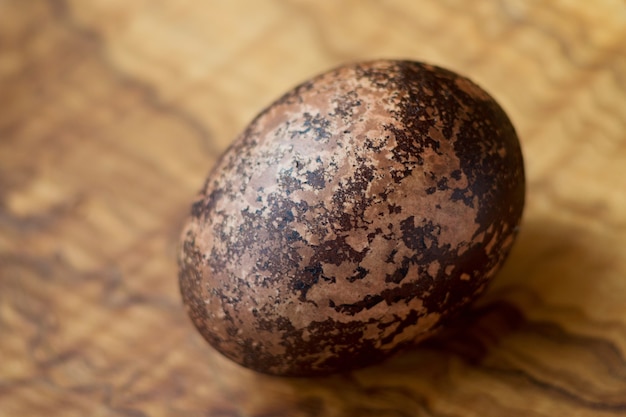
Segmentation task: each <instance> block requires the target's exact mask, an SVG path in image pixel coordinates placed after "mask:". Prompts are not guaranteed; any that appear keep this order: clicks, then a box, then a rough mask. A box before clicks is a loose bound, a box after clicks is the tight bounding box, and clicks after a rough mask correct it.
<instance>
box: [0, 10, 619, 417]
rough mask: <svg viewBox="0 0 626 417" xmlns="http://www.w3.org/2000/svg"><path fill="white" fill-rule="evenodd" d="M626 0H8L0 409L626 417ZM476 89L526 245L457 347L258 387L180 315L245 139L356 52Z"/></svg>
mask: <svg viewBox="0 0 626 417" xmlns="http://www.w3.org/2000/svg"><path fill="white" fill-rule="evenodd" d="M625 40H626V3H624V2H623V1H622V0H597V1H593V2H592V1H588V2H587V1H579V0H569V1H566V0H560V1H551V2H547V1H522V0H485V1H476V2H474V1H461V0H458V1H453V0H445V1H419V2H417V1H408V0H407V1H401V0H389V1H380V2H376V1H356V0H351V1H337V2H334V1H305V0H302V1H297V0H285V1H279V0H275V1H251V0H250V1H245V0H236V1H218V0H214V1H204V2H197V1H191V0H179V1H165V0H163V1H148V0H136V1H128V0H125V1H122V0H93V1H79V0H66V1H62V0H0V415H1V416H37V415H63V416H96V415H97V416H161V415H163V416H223V417H226V416H255V417H261V416H446V417H453V416H557V415H562V416H618V415H620V416H626V42H625ZM380 57H389V58H395V57H400V58H411V59H417V60H424V61H428V62H431V63H434V64H438V65H442V66H445V67H448V68H450V69H453V70H456V71H459V72H461V73H463V74H466V75H468V76H469V77H471V78H472V79H474V80H475V81H476V82H478V83H479V84H481V85H482V86H483V87H484V88H485V89H487V90H488V91H489V92H490V93H492V95H493V96H495V97H496V98H497V99H498V100H499V101H500V102H501V103H502V105H503V106H504V107H505V109H506V110H507V111H508V113H509V114H510V116H511V118H512V120H513V122H514V123H515V125H516V127H517V129H518V132H519V135H520V138H521V141H522V147H523V150H524V153H525V157H526V168H527V178H528V196H527V207H526V213H525V216H524V221H523V227H522V230H521V234H520V236H519V240H518V242H517V244H516V246H515V248H514V250H513V252H512V254H511V257H510V259H509V261H508V262H507V264H506V267H505V268H504V270H503V271H502V272H501V274H500V275H499V276H498V278H497V280H496V281H495V282H494V284H493V285H492V287H491V288H490V289H489V291H488V293H487V294H486V296H485V297H484V298H483V299H482V300H481V301H480V302H479V303H478V304H477V305H476V306H475V307H474V308H473V310H472V312H471V313H470V314H468V317H467V318H466V320H465V321H464V322H463V323H462V324H461V325H460V326H459V328H458V329H456V331H454V332H450V333H449V334H446V335H444V336H442V337H439V338H438V339H436V340H434V341H432V342H429V343H427V344H426V345H425V346H423V347H421V348H419V349H417V350H415V351H413V352H410V353H408V354H405V355H402V356H398V357H396V358H394V359H392V360H390V361H388V362H386V363H384V364H381V365H379V366H375V367H371V368H368V369H364V370H360V371H356V372H352V373H348V374H344V375H338V376H334V377H329V378H321V379H283V378H275V377H268V376H264V375H259V374H256V373H254V372H251V371H248V370H246V369H243V368H240V367H238V366H237V365H234V364H232V363H230V362H229V361H227V360H225V359H223V358H222V357H221V356H220V355H219V354H217V353H215V352H214V351H213V350H212V349H211V348H209V346H208V345H207V344H206V343H205V342H204V341H203V340H202V338H201V337H200V336H199V334H198V333H197V332H196V331H195V329H194V328H193V327H192V325H191V323H190V321H189V320H188V318H187V317H186V315H185V312H184V310H183V308H182V306H181V301H180V296H179V292H178V286H177V285H178V284H177V277H176V275H177V267H176V262H175V251H176V245H177V239H178V234H179V232H180V227H181V224H182V221H183V219H184V217H185V216H186V214H187V212H188V210H189V204H190V202H191V199H192V198H193V195H194V193H195V192H196V191H197V190H198V189H199V188H200V186H201V184H202V181H203V179H204V177H205V175H206V174H207V172H208V170H209V169H210V167H211V166H212V164H213V163H214V162H215V160H216V159H217V157H218V156H219V154H220V153H221V152H222V151H223V150H224V149H225V148H226V147H227V146H228V144H229V143H230V142H231V140H232V139H233V138H234V136H235V135H236V134H237V133H238V132H239V131H241V130H242V129H243V128H244V127H245V125H246V123H247V122H248V121H249V120H250V119H251V118H252V117H253V116H254V115H255V114H256V113H257V112H258V111H260V110H261V109H262V108H263V106H265V105H267V104H268V103H269V102H271V101H272V100H273V99H275V98H276V97H277V96H278V95H280V94H281V93H282V92H284V91H286V90H287V89H288V88H290V87H292V86H293V85H295V84H296V83H298V82H300V81H302V80H304V79H306V78H308V77H310V76H312V75H314V74H316V73H318V72H320V71H323V70H325V69H328V68H330V67H332V66H335V65H337V64H340V63H342V62H346V61H353V60H356V59H366V58H380Z"/></svg>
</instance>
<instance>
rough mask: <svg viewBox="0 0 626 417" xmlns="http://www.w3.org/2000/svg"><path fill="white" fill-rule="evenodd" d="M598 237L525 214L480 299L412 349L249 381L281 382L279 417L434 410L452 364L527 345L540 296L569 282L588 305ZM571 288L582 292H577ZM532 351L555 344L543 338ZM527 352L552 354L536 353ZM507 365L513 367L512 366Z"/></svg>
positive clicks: (573, 298) (476, 363)
mask: <svg viewBox="0 0 626 417" xmlns="http://www.w3.org/2000/svg"><path fill="white" fill-rule="evenodd" d="M598 239H601V236H597V235H594V234H593V233H592V232H591V231H590V230H587V229H584V228H583V227H582V226H581V227H577V226H570V225H569V224H566V223H564V222H561V221H556V220H552V219H550V220H542V219H531V220H527V221H525V222H524V224H523V227H522V229H521V232H520V234H519V236H518V239H517V242H516V244H515V246H514V248H513V250H512V252H511V254H510V256H509V258H508V260H507V262H506V264H505V266H504V268H503V269H502V270H501V272H500V273H499V274H498V276H497V277H496V278H495V279H494V282H493V283H492V285H491V286H490V288H489V289H488V290H487V291H486V293H485V294H484V295H483V296H482V297H481V298H480V300H479V301H478V302H476V303H475V304H474V305H472V306H471V307H470V308H469V310H467V311H466V312H465V313H464V314H463V315H462V316H459V317H457V319H456V320H455V321H454V322H453V323H448V324H447V326H446V327H445V330H442V331H441V332H440V333H439V334H438V335H437V336H434V337H433V338H431V339H430V340H428V341H426V342H424V343H422V344H421V345H419V346H418V347H416V348H415V349H413V350H411V351H409V352H406V353H404V354H401V355H397V356H395V357H393V358H391V359H389V360H387V361H385V362H384V363H381V364H379V365H376V366H372V367H369V368H366V369H362V370H357V371H353V372H348V373H344V374H340V375H335V376H330V377H321V378H278V377H270V376H265V375H256V376H255V377H253V378H252V379H253V381H250V382H252V383H254V384H255V385H257V386H258V387H267V389H268V390H271V389H276V386H281V389H280V391H281V392H283V393H287V394H288V395H286V396H285V397H284V400H283V402H282V405H277V407H278V408H274V407H271V406H270V408H271V409H273V410H275V411H276V413H275V414H272V415H283V414H281V413H280V412H278V410H279V409H281V407H285V408H284V409H285V410H287V409H288V410H290V411H288V412H285V414H284V415H305V416H323V415H336V416H353V415H372V416H374V415H422V414H427V415H430V414H433V412H432V411H431V410H430V409H429V407H430V405H429V404H430V403H431V401H430V400H429V397H430V396H432V395H433V392H435V395H437V396H438V397H443V398H446V397H447V396H449V395H451V394H450V393H449V390H451V389H453V388H450V384H451V383H450V382H447V383H443V382H441V381H445V380H447V375H448V374H449V372H450V369H451V367H456V368H458V367H459V366H460V367H462V368H466V369H480V368H482V367H484V366H485V364H486V363H487V362H488V363H489V364H491V365H489V366H492V365H493V363H497V361H498V353H501V352H502V351H503V350H505V351H506V350H507V349H510V350H516V349H518V348H521V349H522V348H523V349H526V350H528V349H529V346H528V345H529V344H528V340H526V339H525V337H526V336H527V335H529V334H535V333H536V332H537V326H544V327H545V326H546V322H544V323H541V324H538V323H536V322H533V321H532V319H530V317H533V316H535V315H536V314H535V313H537V312H541V314H543V315H544V316H545V314H546V313H545V311H546V306H545V303H544V302H543V298H544V295H546V294H555V292H558V291H560V288H561V287H564V286H567V287H568V297H569V301H570V302H571V303H572V304H574V305H576V304H580V305H585V303H587V305H585V307H586V308H589V307H590V306H589V304H588V300H589V299H590V296H591V295H592V294H590V293H589V286H586V285H578V284H580V283H582V282H583V280H585V281H588V280H589V276H590V274H592V273H593V272H594V271H597V268H598V266H599V265H602V264H603V263H605V262H606V259H605V258H606V256H607V255H606V254H604V253H603V252H602V251H601V250H600V249H599V248H600V247H601V246H600V245H597V244H596V242H597V241H598ZM601 277H602V276H601V275H600V276H599V277H598V276H596V277H594V279H601ZM576 288H584V289H585V290H584V291H579V292H576V290H575V289H576ZM592 298H593V297H592ZM596 298H598V297H596ZM591 307H593V306H591ZM535 309H536V310H537V311H534V310H535ZM546 320H548V321H547V323H548V325H551V326H552V327H553V329H552V330H551V334H550V337H557V338H558V337H560V336H559V335H560V334H562V333H563V334H564V331H563V330H562V329H560V328H559V326H558V324H557V323H556V321H555V323H552V324H550V317H549V313H548V318H547V319H546ZM517 345H519V346H517ZM522 345H523V346H522ZM550 346H552V347H550ZM530 349H535V348H532V347H531V348H530ZM536 349H552V350H555V349H558V348H557V347H554V345H548V344H543V345H541V346H539V347H536ZM533 355H539V356H541V355H548V356H549V355H558V352H555V351H550V352H548V351H546V352H541V351H537V352H533ZM507 366H509V367H510V366H511V365H510V364H509V365H507ZM510 371H511V372H512V373H515V369H510ZM433 381H439V382H433ZM268 382H270V383H269V384H268ZM462 382H463V379H462V378H460V379H459V377H458V376H457V377H456V378H455V380H454V384H461V383H462ZM272 387H273V388H272ZM433 390H434V391H433ZM268 394H270V393H269V392H268ZM270 396H271V395H270Z"/></svg>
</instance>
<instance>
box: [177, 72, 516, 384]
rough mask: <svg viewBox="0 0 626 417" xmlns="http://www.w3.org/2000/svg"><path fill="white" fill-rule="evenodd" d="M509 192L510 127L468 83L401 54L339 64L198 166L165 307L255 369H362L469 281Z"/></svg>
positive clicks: (500, 249)
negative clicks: (200, 180) (203, 171)
mask: <svg viewBox="0 0 626 417" xmlns="http://www.w3.org/2000/svg"><path fill="white" fill-rule="evenodd" d="M524 193H525V191H524V168H523V160H522V153H521V150H520V144H519V141H518V138H517V136H516V133H515V130H514V128H513V126H512V124H511V122H510V121H509V119H508V117H507V116H506V114H505V113H504V111H503V110H502V108H501V107H500V106H499V105H498V104H497V103H496V102H495V101H494V100H493V98H491V97H490V96H489V95H488V94H487V93H486V92H485V91H483V90H482V89H481V88H479V87H478V86H477V85H476V84H474V83H473V82H471V81H470V80H468V79H467V78H464V77H462V76H459V75H457V74H455V73H452V72H450V71H447V70H445V69H442V68H439V67H435V66H431V65H426V64H423V63H419V62H411V61H391V60H380V61H372V62H361V63H355V64H350V65H345V66H342V67H339V68H337V69H334V70H332V71H329V72H327V73H324V74H322V75H319V76H317V77H315V78H313V79H311V80H310V81H307V82H305V83H303V84H301V85H299V86H297V87H296V88H294V89H293V90H291V91H289V92H288V93H287V94H285V95H284V96H283V97H282V98H280V99H279V100H277V101H276V102H274V103H273V104H272V105H270V106H269V107H268V108H267V109H265V110H264V111H263V112H262V113H261V114H260V115H259V116H257V117H256V118H255V119H254V120H253V121H252V123H251V124H250V125H249V126H248V127H247V129H246V130H245V131H244V132H243V133H242V134H241V135H240V136H239V137H238V138H237V139H236V141H235V142H234V143H233V145H232V146H231V147H230V148H229V149H228V150H227V152H226V153H225V154H224V155H223V157H222V158H221V159H220V160H219V162H218V163H217V164H216V165H215V167H214V169H213V170H212V172H211V173H210V175H209V177H208V179H207V181H206V183H205V185H204V187H203V188H202V191H201V192H200V194H199V195H198V197H197V199H196V200H195V202H194V203H193V205H192V209H191V215H190V217H189V220H188V222H187V223H186V226H185V228H184V231H183V235H182V244H181V251H180V257H179V263H180V276H179V279H180V288H181V292H182V296H183V300H184V303H185V305H186V307H187V310H188V313H189V315H190V317H191V319H192V321H193V323H194V324H195V326H196V327H197V328H198V330H199V331H200V333H201V334H202V335H203V336H204V338H205V339H206V340H207V341H208V342H209V343H210V344H211V345H212V346H213V347H214V348H215V349H217V350H218V351H219V352H221V353H222V354H224V355H225V356H227V357H229V358H231V359H232V360H234V361H236V362H238V363H240V364H242V365H244V366H246V367H249V368H252V369H255V370H257V371H260V372H264V373H271V374H277V375H294V376H304V375H319V374H327V373H331V372H337V371H343V370H348V369H353V368H358V367H362V366H365V365H369V364H372V363H375V362H378V361H380V360H382V359H384V358H386V357H388V356H390V355H392V354H394V353H396V352H398V351H400V350H403V349H406V348H407V347H410V346H414V345H415V344H416V343H418V342H419V341H421V340H423V339H424V338H426V337H428V336H429V335H431V334H432V333H433V332H434V331H435V330H436V329H438V327H440V324H441V322H442V320H443V319H445V318H446V317H448V316H450V315H451V314H453V313H455V312H458V311H460V310H461V309H462V308H463V307H465V306H466V305H467V304H468V303H470V302H471V301H472V300H474V299H475V298H476V296H477V295H479V294H480V293H481V292H482V291H483V290H484V289H485V286H486V284H487V283H488V282H489V281H490V280H491V279H492V278H493V277H494V275H495V274H496V272H497V271H498V269H499V268H500V266H501V265H502V263H503V261H504V260H505V258H506V256H507V254H508V253H509V250H510V248H511V245H512V243H513V241H514V238H515V235H516V233H517V229H518V225H519V223H520V219H521V215H522V209H523V206H524Z"/></svg>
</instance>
